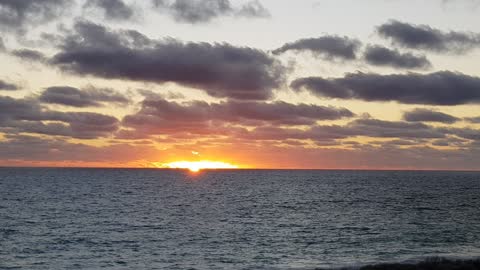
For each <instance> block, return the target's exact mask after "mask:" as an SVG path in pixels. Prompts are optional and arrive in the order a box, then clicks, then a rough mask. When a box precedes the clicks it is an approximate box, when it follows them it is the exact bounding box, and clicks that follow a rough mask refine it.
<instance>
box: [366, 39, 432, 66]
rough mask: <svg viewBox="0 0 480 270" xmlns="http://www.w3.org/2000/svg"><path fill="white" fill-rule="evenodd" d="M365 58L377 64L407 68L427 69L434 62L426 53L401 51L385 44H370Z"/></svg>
mask: <svg viewBox="0 0 480 270" xmlns="http://www.w3.org/2000/svg"><path fill="white" fill-rule="evenodd" d="M364 58H365V60H366V62H367V63H369V64H371V65H375V66H391V67H394V68H405V69H426V68H430V67H431V66H432V64H431V63H430V61H429V60H428V59H427V57H426V56H425V55H414V54H412V53H401V52H400V51H398V50H395V49H389V48H386V47H383V46H378V45H376V46H368V47H367V49H366V51H365V55H364Z"/></svg>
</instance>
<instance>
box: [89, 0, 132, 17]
mask: <svg viewBox="0 0 480 270" xmlns="http://www.w3.org/2000/svg"><path fill="white" fill-rule="evenodd" d="M84 8H85V9H87V10H88V9H98V10H100V11H102V12H103V16H104V18H105V19H107V20H114V21H122V20H129V19H132V18H133V17H134V15H135V9H134V7H133V6H130V5H128V4H126V3H125V2H124V1H123V0H88V1H87V2H86V3H85V5H84Z"/></svg>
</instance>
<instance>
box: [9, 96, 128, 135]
mask: <svg viewBox="0 0 480 270" xmlns="http://www.w3.org/2000/svg"><path fill="white" fill-rule="evenodd" d="M118 127H119V121H118V120H117V119H116V118H115V117H112V116H108V115H103V114H98V113H90V112H60V111H53V110H48V109H46V108H45V107H43V106H42V105H41V104H39V103H38V102H37V101H36V100H34V99H14V98H11V97H4V96H0V128H1V129H2V130H3V131H4V132H8V133H14V134H18V133H21V132H26V133H38V134H46V135H58V136H69V137H73V138H80V139H95V138H99V137H108V136H110V135H111V134H112V133H113V132H115V131H116V130H118Z"/></svg>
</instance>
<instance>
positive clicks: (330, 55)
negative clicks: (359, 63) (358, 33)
mask: <svg viewBox="0 0 480 270" xmlns="http://www.w3.org/2000/svg"><path fill="white" fill-rule="evenodd" d="M360 47H361V43H360V41H358V40H355V39H351V38H348V37H340V36H323V37H319V38H307V39H300V40H297V41H295V42H292V43H287V44H285V45H283V46H282V47H280V48H278V49H276V50H274V51H273V53H274V54H282V53H285V52H287V51H296V52H301V51H309V52H311V53H313V54H314V55H316V56H320V57H323V58H325V59H342V60H353V59H356V57H357V56H356V53H357V51H358V50H359V49H360Z"/></svg>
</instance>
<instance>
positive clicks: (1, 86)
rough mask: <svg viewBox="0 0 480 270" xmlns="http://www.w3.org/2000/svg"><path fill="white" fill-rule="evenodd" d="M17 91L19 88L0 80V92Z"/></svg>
mask: <svg viewBox="0 0 480 270" xmlns="http://www.w3.org/2000/svg"><path fill="white" fill-rule="evenodd" d="M19 89H20V87H19V86H18V85H15V84H13V83H9V82H6V81H3V80H0V91H15V90H19Z"/></svg>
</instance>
